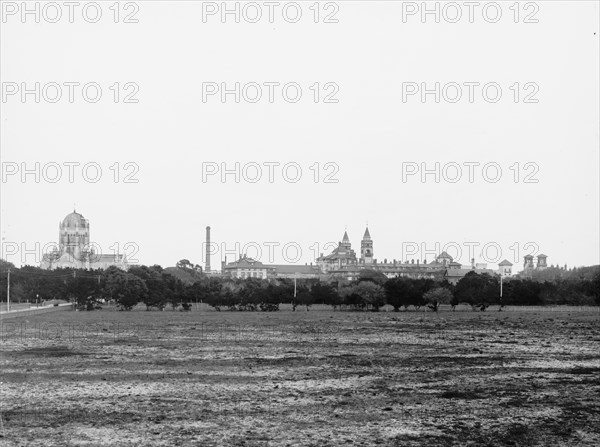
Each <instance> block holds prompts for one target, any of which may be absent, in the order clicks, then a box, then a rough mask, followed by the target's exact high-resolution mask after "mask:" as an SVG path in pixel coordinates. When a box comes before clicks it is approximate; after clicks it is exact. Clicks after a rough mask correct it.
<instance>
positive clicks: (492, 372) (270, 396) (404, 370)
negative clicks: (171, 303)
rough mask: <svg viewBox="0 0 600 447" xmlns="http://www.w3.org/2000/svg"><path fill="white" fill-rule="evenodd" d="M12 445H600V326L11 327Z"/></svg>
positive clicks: (457, 320) (492, 316)
mask: <svg viewBox="0 0 600 447" xmlns="http://www.w3.org/2000/svg"><path fill="white" fill-rule="evenodd" d="M0 335H1V340H0V349H1V352H2V354H1V359H0V362H1V376H0V381H1V382H2V384H1V385H0V387H1V388H0V393H1V395H0V402H1V405H2V407H1V411H2V429H1V432H0V434H1V435H2V437H0V445H7V446H12V445H38V446H47V445H81V446H84V445H85V446H87V445H158V446H172V445H203V446H204V445H206V446H210V445H227V446H229V445H231V446H233V445H235V446H267V445H269V446H278V445H290V446H295V445H312V446H338V445H342V444H343V445H365V446H366V445H395V446H413V445H414V446H416V445H433V446H450V445H472V446H487V445H489V446H492V445H494V446H496V445H507V446H508V445H521V446H530V445H539V446H549V445H564V446H577V445H581V446H596V445H600V314H599V313H598V311H597V310H596V311H585V310H583V311H582V310H579V311H569V310H561V311H554V312H543V311H541V312H532V311H527V312H519V311H508V312H506V311H505V312H440V313H437V314H435V313H431V312H424V311H422V312H415V311H409V312H400V313H394V312H380V313H357V312H332V311H331V310H314V311H310V312H305V311H300V312H290V311H282V312H276V313H259V312H257V313H249V312H243V313H242V312H210V311H206V312H204V311H203V312H189V313H183V312H157V311H154V312H144V311H137V310H136V311H134V312H117V311H113V310H102V311H96V312H56V313H52V314H46V315H38V316H31V317H26V318H15V319H11V320H7V321H3V322H2V327H1V330H0Z"/></svg>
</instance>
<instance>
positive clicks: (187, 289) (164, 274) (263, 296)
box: [0, 260, 600, 311]
mask: <svg viewBox="0 0 600 447" xmlns="http://www.w3.org/2000/svg"><path fill="white" fill-rule="evenodd" d="M8 268H10V269H11V300H12V301H13V302H19V301H29V302H35V301H39V300H49V299H62V300H67V301H72V302H75V303H76V304H77V305H78V307H79V308H81V309H87V310H93V309H95V308H98V307H100V306H101V303H102V302H105V301H112V302H115V303H116V304H117V305H119V306H120V308H121V309H123V310H130V309H132V308H133V307H135V306H136V305H138V304H139V303H143V304H145V305H146V308H147V309H148V310H150V309H153V308H155V309H161V310H162V309H164V308H165V307H167V306H172V307H173V308H174V309H175V308H180V309H182V310H189V309H190V308H191V306H192V304H193V303H200V302H204V303H207V304H209V305H210V306H212V307H214V308H215V309H216V310H219V311H220V310H223V309H228V310H240V311H276V310H279V305H280V304H282V303H289V304H291V305H292V308H293V310H294V311H295V310H296V309H297V308H298V307H299V306H302V307H305V308H306V310H308V309H310V306H311V305H312V304H314V303H320V304H326V305H330V306H332V307H333V309H334V310H370V311H378V310H380V309H381V307H383V306H384V305H389V306H391V307H393V309H394V310H395V311H399V310H401V309H408V308H410V307H414V308H417V309H418V308H421V307H428V308H430V309H432V310H434V311H437V310H438V309H439V306H440V305H441V304H449V305H451V306H452V308H454V307H455V306H456V305H458V304H460V303H465V304H469V305H471V306H472V307H473V308H474V309H480V310H485V309H486V308H487V307H488V306H490V305H501V306H503V305H548V304H567V305H594V304H598V305H600V268H597V269H596V272H595V274H594V275H593V276H591V279H586V278H583V279H582V278H580V279H568V280H567V279H557V280H554V281H545V282H538V281H534V280H531V279H512V280H508V281H504V283H503V284H502V286H503V287H502V297H501V296H500V282H499V279H498V277H496V276H490V275H487V274H482V275H480V274H476V273H475V272H469V273H468V274H467V275H466V276H465V277H464V278H462V279H461V280H460V281H459V282H458V283H457V284H456V285H452V284H450V283H448V282H447V281H445V280H443V281H435V280H433V279H411V278H392V279H388V278H386V277H385V276H384V275H382V274H380V273H378V272H374V271H364V272H363V274H362V275H361V278H359V279H358V280H356V281H344V280H330V281H319V280H318V279H302V280H298V281H297V283H296V284H294V281H293V280H291V279H270V280H260V279H256V278H249V279H229V278H218V277H207V276H206V275H202V274H200V273H199V272H194V275H188V276H186V275H178V273H181V272H179V271H178V269H188V270H189V268H188V266H187V265H181V266H178V268H177V269H173V268H169V269H162V268H161V267H160V266H157V265H155V266H151V267H147V266H132V267H131V268H130V269H129V270H128V271H123V270H120V269H118V268H116V267H111V268H108V269H106V270H98V271H89V270H75V269H57V270H53V271H47V270H41V269H39V268H37V267H29V266H26V267H22V268H15V267H14V266H13V265H11V264H9V263H6V262H4V261H1V260H0V299H1V300H2V301H6V279H7V275H6V272H7V270H8Z"/></svg>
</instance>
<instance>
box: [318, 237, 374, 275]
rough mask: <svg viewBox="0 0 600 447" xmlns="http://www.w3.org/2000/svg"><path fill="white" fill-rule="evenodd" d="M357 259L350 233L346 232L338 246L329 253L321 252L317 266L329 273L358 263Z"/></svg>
mask: <svg viewBox="0 0 600 447" xmlns="http://www.w3.org/2000/svg"><path fill="white" fill-rule="evenodd" d="M371 247H372V245H371ZM371 255H372V252H371ZM356 261H357V260H356V253H355V252H354V250H352V244H350V239H349V238H348V233H347V232H344V237H343V238H342V242H339V244H338V246H337V247H336V248H335V249H334V250H333V251H332V252H331V253H330V254H329V255H327V256H323V254H321V256H320V257H319V258H317V266H318V267H319V268H320V269H321V271H322V272H323V273H329V272H330V271H332V270H339V269H341V268H343V267H345V266H347V265H352V264H356Z"/></svg>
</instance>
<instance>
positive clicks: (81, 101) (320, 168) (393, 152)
mask: <svg viewBox="0 0 600 447" xmlns="http://www.w3.org/2000/svg"><path fill="white" fill-rule="evenodd" d="M36 3H37V2H28V5H30V7H31V8H32V9H34V8H35V7H36V6H35V4H36ZM88 3H89V2H80V5H79V6H78V7H77V8H75V9H74V11H73V23H69V9H68V7H67V6H64V5H63V2H58V3H57V4H58V6H59V9H60V10H59V9H57V8H56V7H55V6H45V3H44V2H41V3H38V5H39V8H40V23H36V22H35V15H34V14H29V15H25V17H24V18H23V16H22V15H21V13H22V11H20V8H21V2H2V5H3V6H2V21H1V23H0V26H1V32H0V38H1V43H0V47H1V48H0V49H1V55H0V62H1V70H0V77H1V81H2V102H1V137H0V143H1V157H2V175H3V177H2V183H1V188H2V190H1V194H0V198H1V202H2V203H1V219H2V221H1V226H2V228H1V230H2V237H3V254H2V255H3V257H5V258H7V259H8V260H9V261H11V262H14V263H15V264H17V265H20V264H24V263H28V264H37V263H38V262H39V257H40V255H39V252H40V250H41V248H42V247H43V246H44V245H45V244H48V243H55V242H57V239H58V223H59V221H60V220H61V219H63V218H64V217H65V215H67V214H68V213H69V212H71V211H72V210H73V207H74V204H76V205H75V206H76V209H77V211H78V212H80V213H82V214H83V215H84V216H85V217H86V218H87V219H89V221H90V225H91V239H92V240H93V241H94V242H95V243H96V244H97V246H99V247H100V248H101V250H102V252H103V253H111V252H112V251H113V250H116V247H117V245H115V244H118V247H119V251H120V252H123V251H124V250H125V248H124V247H125V244H128V243H129V245H128V246H127V247H126V248H127V249H126V250H125V251H126V252H127V253H128V255H129V257H130V258H134V260H137V261H138V262H139V263H143V264H155V263H157V264H161V265H163V266H170V265H174V264H175V263H176V262H177V261H178V260H179V259H182V258H187V259H189V260H191V261H192V262H194V263H199V264H202V265H203V264H204V255H203V242H204V237H205V227H206V226H207V225H210V226H211V227H212V240H213V242H214V243H216V244H217V247H218V250H219V253H217V254H215V255H214V256H213V257H212V264H213V268H215V267H217V266H218V264H219V262H220V259H221V257H222V255H223V251H224V250H227V251H229V254H228V260H229V261H231V260H233V258H235V252H239V251H240V250H241V249H242V247H244V246H246V250H245V251H246V252H247V253H248V255H249V256H254V257H259V258H260V259H261V260H262V261H264V262H269V261H271V262H278V263H283V262H286V261H289V262H293V261H296V260H297V262H299V263H305V262H312V261H314V259H315V255H317V254H318V253H320V252H329V251H330V249H331V246H325V244H327V243H328V242H334V243H337V242H338V241H340V240H341V238H342V235H343V233H344V230H345V229H346V228H347V231H348V234H349V236H350V239H351V242H352V244H353V248H354V249H356V250H357V251H359V250H360V239H361V237H362V235H363V232H364V230H365V226H366V223H367V222H368V225H369V230H370V233H371V236H372V237H373V240H374V252H375V258H377V259H378V260H380V261H383V259H384V258H387V259H388V260H391V259H411V258H413V259H421V260H422V259H423V258H427V259H428V260H432V259H433V257H434V252H436V251H439V250H438V249H442V248H444V246H445V247H446V248H448V249H449V250H448V251H449V252H450V253H451V254H452V255H457V254H458V255H459V256H458V257H459V260H460V261H461V262H463V263H468V262H469V259H470V257H472V256H474V257H475V258H476V261H477V262H488V263H489V264H494V265H495V264H496V263H497V262H499V261H500V260H502V259H504V258H507V259H509V260H510V261H512V262H515V261H516V262H517V263H518V264H522V261H521V259H522V256H523V255H525V254H527V253H532V254H536V253H542V252H543V253H544V254H546V255H548V263H549V264H556V263H559V264H561V265H564V264H568V265H569V266H573V265H591V264H598V263H599V247H600V241H599V233H600V223H599V202H600V200H599V146H600V143H599V122H600V117H599V100H598V98H599V91H598V88H599V84H600V83H599V54H600V51H599V48H598V47H599V45H598V38H599V36H598V17H599V11H598V2H594V1H580V2H577V1H568V2H560V1H548V2H535V3H532V2H529V3H528V4H527V5H526V3H527V2H521V4H520V7H519V8H518V11H517V9H514V8H513V9H510V7H511V5H512V4H513V2H499V3H498V4H499V5H500V12H501V13H502V16H501V17H500V18H499V19H498V20H497V21H496V18H495V17H496V15H497V12H498V10H497V8H496V7H495V6H494V5H489V3H490V2H480V6H477V7H476V8H475V9H474V10H473V11H471V12H472V17H471V18H472V20H470V17H469V13H470V11H469V9H468V7H467V6H465V5H464V3H463V2H458V3H455V4H452V5H450V6H448V5H446V4H445V2H442V3H439V6H438V7H439V8H440V20H439V23H436V20H435V16H434V15H433V14H429V15H426V16H425V20H423V17H422V16H421V15H420V12H421V11H415V9H414V7H415V6H416V7H420V6H421V2H417V3H413V2H391V1H382V2H376V1H369V2H367V1H338V2H329V3H327V2H321V3H320V5H319V8H315V7H314V6H312V9H310V8H311V5H313V3H314V2H312V1H311V2H299V3H298V4H299V5H300V11H301V12H302V16H301V17H300V19H299V20H298V21H297V22H296V23H291V22H294V21H295V20H296V19H295V17H296V15H297V12H298V7H297V6H296V5H294V4H291V5H290V4H289V3H290V2H279V3H280V4H279V5H276V6H273V7H272V8H273V10H272V11H271V12H272V13H273V14H272V20H271V18H270V17H269V12H270V11H269V6H268V5H265V4H264V2H258V3H255V4H252V5H250V6H247V5H245V4H244V3H240V4H239V8H240V20H239V21H240V23H236V22H235V16H234V15H233V14H229V15H226V16H225V23H223V19H222V17H221V15H220V11H216V10H215V8H220V7H221V2H217V3H211V2H192V1H181V2H159V1H145V2H134V3H131V2H130V3H129V4H127V5H126V4H125V2H122V3H121V5H120V6H121V8H119V11H118V12H119V16H118V17H117V20H118V22H119V23H114V20H115V18H116V17H115V12H116V11H115V9H112V10H111V9H110V6H111V5H112V4H113V3H114V2H112V1H111V2H99V5H100V9H101V12H102V16H101V17H100V19H99V20H98V21H97V22H96V23H90V22H93V21H95V16H96V13H97V12H98V11H97V10H96V9H95V7H94V5H91V6H89V5H88ZM61 5H62V6H61ZM228 5H229V7H230V8H231V9H232V10H233V9H234V8H235V7H236V2H228ZM456 5H458V7H459V8H460V9H457V8H456ZM257 6H258V7H257ZM84 7H85V8H84ZM284 7H285V8H284ZM428 7H430V8H431V9H432V10H433V9H434V8H435V7H436V2H428ZM15 8H18V9H19V10H15ZM84 9H85V13H84V12H83V10H84ZM284 9H285V12H283V11H284ZM316 10H318V12H319V14H318V17H316ZM484 10H485V12H484ZM203 11H204V14H203ZM58 12H60V13H61V14H62V16H61V17H60V19H57V18H56V17H58V16H57V13H58ZM258 12H260V13H261V14H262V16H261V18H260V19H257V20H258V21H257V23H250V22H251V21H254V20H255V17H258V16H257V13H258ZM459 12H460V13H461V14H462V16H461V18H460V19H455V18H456V17H458V16H457V14H458V13H459ZM517 12H518V15H517ZM211 13H214V14H211ZM413 13H414V14H413ZM126 18H128V20H129V21H131V20H137V23H123V22H124V21H125V19H126ZM315 19H317V21H318V23H315ZM515 20H516V21H517V22H518V23H515ZM51 21H57V23H50V22H51ZM326 21H327V22H331V21H334V22H335V21H337V23H324V22H326ZM452 21H454V22H456V23H450V22H452ZM470 21H472V22H473V23H470ZM494 21H496V23H492V22H494ZM535 21H537V23H535ZM23 22H24V23H23ZM270 22H273V23H270ZM525 22H534V23H525ZM36 82H39V83H40V87H39V92H40V98H39V103H37V102H36V97H35V94H34V93H30V94H27V95H25V97H24V98H23V97H22V96H21V93H22V89H23V87H24V88H26V89H29V90H31V91H32V92H35V83H36ZM55 83H56V84H55ZM65 83H66V84H65ZM69 83H78V84H69ZM90 83H96V84H90ZM115 83H119V84H118V86H117V85H115ZM128 83H130V84H128ZM236 83H240V90H239V92H240V95H239V96H240V97H239V103H238V102H236V101H235V99H236V98H235V96H236V95H235V94H234V93H232V92H231V93H229V94H227V95H226V96H225V98H224V101H223V98H222V97H221V94H220V93H221V92H220V90H221V89H222V87H225V88H227V89H229V90H231V91H235V84H236ZM276 83H278V84H276ZM315 83H318V85H315ZM436 83H439V93H440V95H439V98H438V99H439V102H436V97H435V96H436V95H435V93H434V92H435V86H436ZM85 84H87V86H86V91H85V95H87V96H84V92H83V91H82V90H83V89H82V86H83V85H85ZM57 85H58V88H57ZM284 85H286V89H285V92H284V91H283V88H282V87H283V86H284ZM484 85H485V86H486V87H485V91H484V89H483V86H484ZM69 86H71V87H69ZM257 86H258V87H260V89H261V92H262V96H261V97H260V99H258V97H257V92H258V89H257ZM269 86H270V87H269ZM469 86H470V87H469ZM98 87H99V88H100V89H101V94H102V96H101V97H100V98H99V99H98V101H97V102H95V103H94V102H92V101H94V98H95V96H96V92H97V89H98ZM423 87H425V88H426V89H428V90H430V91H431V92H430V93H429V94H427V95H426V96H425V97H424V98H423V97H422V96H421V90H422V88H423ZM457 87H458V88H460V91H461V92H462V96H461V97H460V98H458V95H457V94H458V91H459V90H458V88H457ZM70 88H71V89H72V92H73V98H72V99H73V102H70V100H69V89H70ZM15 89H17V90H15ZM59 89H60V92H61V94H62V96H61V97H60V99H57V96H58V92H59ZM215 89H219V91H218V92H216V94H209V93H215ZM270 89H271V90H270ZM298 89H300V91H301V93H302V96H301V97H300V98H299V99H298V100H297V102H294V101H296V99H297V93H298V91H299V90H298ZM416 89H418V91H416ZM498 89H500V90H498ZM117 92H118V93H119V95H118V97H116V96H115V94H116V93H117ZM498 92H501V97H498ZM203 93H204V95H203ZM270 93H272V98H269V96H270ZM317 93H318V95H317ZM470 93H472V97H471V98H469V96H470ZM126 98H127V102H126ZM115 99H116V100H117V102H116V103H115ZM271 99H272V102H271ZM132 100H134V101H137V102H131V101H132ZM315 100H316V102H315ZM36 163H39V165H36ZM77 163H79V165H77ZM115 163H118V165H117V164H115ZM128 163H129V164H128ZM235 163H239V171H238V174H239V177H240V178H239V179H238V180H239V182H236V178H235V177H236V175H235V170H236V164H235ZM277 163H279V165H277ZM315 163H318V165H317V164H315ZM436 163H439V169H438V174H439V178H438V179H436V173H435V170H436ZM69 164H70V166H72V169H73V177H72V179H69ZM36 166H38V167H36ZM84 166H85V167H86V169H85V170H83V167H84ZM257 166H258V167H260V168H261V169H262V176H261V177H260V178H258V175H257V174H258V171H257V169H256V168H257ZM284 166H285V169H284ZM484 166H485V169H484ZM57 167H59V168H60V169H61V170H60V172H59V171H58V170H57ZM222 167H225V168H226V169H229V170H230V171H231V172H230V173H229V174H227V175H226V176H225V178H224V180H225V181H223V179H222V178H221V168H222ZM457 167H458V168H460V169H461V171H462V177H461V178H457V174H458V171H457ZM469 167H470V168H469ZM23 168H26V169H29V170H30V171H31V173H29V174H27V175H25V176H24V177H23V176H22V173H23V172H22V171H23ZM98 168H100V169H101V171H102V172H101V173H100V172H99V171H98ZM298 168H300V169H301V173H300V172H299V171H298ZM422 168H426V169H429V170H430V171H431V172H430V173H429V174H427V175H426V176H425V177H424V178H422V177H421V170H422ZM498 168H500V169H501V171H498ZM214 169H218V170H219V172H217V173H216V174H215V175H204V176H203V172H204V173H205V174H209V173H211V172H213V171H211V170H214ZM270 169H272V171H271V172H270V171H269V170H270ZM415 169H418V171H419V172H416V173H415ZM469 169H472V171H471V173H472V182H471V181H470V180H469ZM36 171H37V172H36ZM117 173H118V178H116V177H115V175H116V174H117ZM270 173H271V174H272V182H271V181H270V179H269V174H270ZM317 173H318V178H316V174H317ZM403 173H404V175H403ZM411 173H412V174H413V175H408V174H411ZM36 175H37V176H39V178H36ZM96 177H97V179H96ZM295 177H298V181H296V182H295V183H294V182H293V180H294V179H295ZM71 180H72V182H71ZM95 180H97V181H95ZM115 180H116V182H115ZM132 180H137V183H130V182H129V181H132ZM255 180H256V181H255ZM315 180H317V181H316V182H315ZM335 180H337V182H335V183H334V182H332V181H335ZM436 180H437V181H436ZM493 180H497V181H495V182H493ZM515 180H516V182H515ZM253 181H255V182H253ZM536 181H537V182H536ZM277 244H279V245H277ZM286 244H287V245H286ZM476 244H479V245H476ZM236 245H237V247H238V248H237V249H236ZM15 246H18V252H17V253H15V254H12V252H13V251H14V248H15ZM257 246H258V247H260V248H261V253H260V255H261V256H258V255H259V253H257V249H256V248H257ZM284 246H285V247H286V250H284ZM469 246H475V247H476V248H475V249H474V253H473V254H470V253H469ZM483 246H485V247H486V249H487V252H484V253H482V247H483ZM36 247H37V248H36ZM269 247H271V248H269ZM298 248H299V249H300V250H301V253H298V255H296V252H297V250H298ZM459 249H460V253H459ZM498 249H499V250H500V252H499V253H498ZM27 250H29V252H30V253H29V254H27ZM270 250H271V254H272V257H273V259H269V258H270V256H269V255H270V253H269V251H270ZM134 251H137V253H133V252H134Z"/></svg>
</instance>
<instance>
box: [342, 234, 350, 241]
mask: <svg viewBox="0 0 600 447" xmlns="http://www.w3.org/2000/svg"><path fill="white" fill-rule="evenodd" d="M342 242H350V238H349V237H348V232H347V231H344V238H343V239H342Z"/></svg>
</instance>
